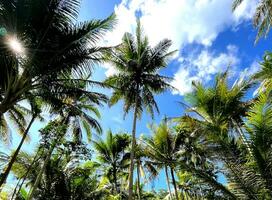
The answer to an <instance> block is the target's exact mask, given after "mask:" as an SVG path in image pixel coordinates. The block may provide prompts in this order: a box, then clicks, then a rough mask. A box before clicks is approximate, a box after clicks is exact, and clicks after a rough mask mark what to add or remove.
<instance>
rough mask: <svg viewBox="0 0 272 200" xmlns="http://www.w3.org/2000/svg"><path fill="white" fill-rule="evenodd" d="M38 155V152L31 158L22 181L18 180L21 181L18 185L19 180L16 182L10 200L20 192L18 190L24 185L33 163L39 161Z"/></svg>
mask: <svg viewBox="0 0 272 200" xmlns="http://www.w3.org/2000/svg"><path fill="white" fill-rule="evenodd" d="M39 149H40V148H39ZM38 153H39V150H38V151H37V153H36V155H35V157H34V158H33V161H32V162H31V164H30V166H29V167H28V169H27V171H26V173H25V174H24V176H23V177H22V179H20V180H22V182H21V183H20V180H19V181H18V182H17V184H16V186H15V188H14V191H13V194H12V197H11V200H13V199H14V197H16V196H17V195H18V194H19V192H20V190H21V188H22V186H23V184H24V182H25V180H26V178H27V175H28V173H29V172H30V170H31V169H33V165H34V164H35V162H36V161H38V160H39V158H38ZM37 158H38V159H37ZM17 188H18V189H17Z"/></svg>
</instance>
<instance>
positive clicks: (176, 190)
mask: <svg viewBox="0 0 272 200" xmlns="http://www.w3.org/2000/svg"><path fill="white" fill-rule="evenodd" d="M170 172H171V176H172V182H173V185H174V189H175V196H176V200H179V197H178V189H177V184H176V179H175V174H174V170H173V168H172V167H170Z"/></svg>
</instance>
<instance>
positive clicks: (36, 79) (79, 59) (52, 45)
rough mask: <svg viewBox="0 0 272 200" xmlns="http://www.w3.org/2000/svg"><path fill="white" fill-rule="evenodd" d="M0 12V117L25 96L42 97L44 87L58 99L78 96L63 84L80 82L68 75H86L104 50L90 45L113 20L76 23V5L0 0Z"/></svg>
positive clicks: (65, 0) (74, 0)
mask: <svg viewBox="0 0 272 200" xmlns="http://www.w3.org/2000/svg"><path fill="white" fill-rule="evenodd" d="M0 7H1V11H0V23H1V26H2V28H4V29H5V30H6V32H5V34H2V35H1V36H0V51H1V57H0V63H1V65H0V66H1V68H0V70H1V75H0V80H1V81H0V115H3V114H4V113H6V112H7V111H8V110H9V109H11V108H12V107H13V106H14V105H15V104H16V103H17V102H19V101H21V100H23V99H26V98H27V96H29V95H32V96H35V97H40V98H41V99H43V98H47V97H45V96H44V93H43V91H42V89H43V88H44V87H47V88H48V90H50V91H51V96H57V97H59V98H63V99H64V98H67V97H71V96H73V93H74V92H76V91H79V89H78V88H76V87H72V86H73V85H70V87H68V88H67V87H66V82H67V81H73V82H78V81H82V80H78V79H77V78H74V77H75V76H73V80H71V78H72V77H70V74H71V73H73V74H89V73H91V71H92V66H93V64H94V63H96V62H99V61H100V59H101V53H102V51H104V50H105V48H102V47H97V46H96V42H98V40H99V39H100V38H101V37H102V35H103V33H104V32H105V31H107V30H109V29H111V28H112V26H113V24H114V15H112V16H110V17H109V18H107V19H105V20H91V21H87V22H83V23H79V24H77V23H75V20H76V18H77V16H78V11H79V8H80V1H79V0H56V1H53V2H52V1H51V0H41V1H27V0H23V1H15V0H8V1H6V0H1V1H0ZM34 16H35V17H34ZM12 44H16V45H15V47H14V45H13V46H12ZM10 46H11V47H10ZM11 48H13V51H15V52H13V51H11V50H10V49H11ZM14 48H15V49H14ZM18 51H19V52H18ZM67 73H68V76H67ZM71 91H73V92H71Z"/></svg>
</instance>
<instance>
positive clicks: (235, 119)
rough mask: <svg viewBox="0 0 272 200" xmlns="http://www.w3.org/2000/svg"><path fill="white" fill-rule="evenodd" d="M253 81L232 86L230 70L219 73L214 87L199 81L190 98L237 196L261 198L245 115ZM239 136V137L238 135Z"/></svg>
mask: <svg viewBox="0 0 272 200" xmlns="http://www.w3.org/2000/svg"><path fill="white" fill-rule="evenodd" d="M250 86H251V81H238V82H236V83H235V84H234V85H233V86H232V87H228V83H227V73H224V74H223V75H219V77H218V78H217V80H216V82H215V86H214V87H212V88H205V87H203V86H202V85H201V84H195V91H194V92H193V93H192V94H191V95H189V96H188V97H187V99H188V100H189V102H191V105H192V107H191V108H189V111H192V112H194V113H196V114H197V115H198V116H199V118H200V119H201V120H199V119H197V121H198V122H199V123H200V124H201V126H202V127H203V128H204V130H205V131H204V132H203V133H206V135H207V139H208V140H209V141H210V142H211V145H213V146H214V147H215V148H214V149H213V152H214V153H215V154H217V158H218V159H219V160H221V161H222V162H223V163H224V164H225V165H224V167H225V169H226V170H227V171H226V173H225V175H226V177H227V178H228V180H229V181H230V182H231V183H230V185H231V187H232V188H231V189H232V191H233V192H234V194H235V195H236V196H237V197H240V198H250V199H258V198H259V196H258V195H259V194H260V191H261V190H262V188H263V187H262V184H256V182H258V183H260V182H262V180H261V179H260V178H259V174H256V171H254V169H252V168H250V167H248V165H247V164H246V163H247V161H249V162H251V161H252V160H253V159H254V155H253V153H252V149H253V148H252V143H251V141H250V140H249V139H248V134H245V129H244V128H243V127H242V126H244V123H243V118H244V117H245V116H246V113H247V111H248V110H249V107H250V105H251V104H252V102H244V101H243V99H244V96H245V94H246V91H247V90H248V88H250ZM234 135H235V136H234Z"/></svg>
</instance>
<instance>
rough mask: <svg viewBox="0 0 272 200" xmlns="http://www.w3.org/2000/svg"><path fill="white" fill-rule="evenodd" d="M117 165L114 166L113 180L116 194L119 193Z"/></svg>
mask: <svg viewBox="0 0 272 200" xmlns="http://www.w3.org/2000/svg"><path fill="white" fill-rule="evenodd" d="M116 171H117V170H116V165H114V166H113V179H114V180H113V182H114V190H115V192H116V194H118V186H117V175H116Z"/></svg>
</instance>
